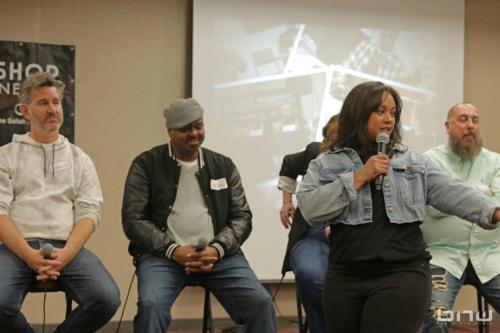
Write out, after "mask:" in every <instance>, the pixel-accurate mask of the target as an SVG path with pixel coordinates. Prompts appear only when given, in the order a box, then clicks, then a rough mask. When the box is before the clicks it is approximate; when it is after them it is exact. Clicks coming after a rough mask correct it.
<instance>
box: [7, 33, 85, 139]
mask: <svg viewBox="0 0 500 333" xmlns="http://www.w3.org/2000/svg"><path fill="white" fill-rule="evenodd" d="M40 71H44V72H50V73H52V75H53V76H54V77H55V78H57V79H58V80H61V81H63V82H64V83H65V84H66V88H65V91H64V97H63V101H62V105H63V109H64V123H63V125H62V127H61V130H60V133H61V134H62V135H64V136H65V137H67V138H68V139H69V140H70V141H71V142H74V128H75V47H74V46H73V45H53V44H40V43H26V42H14V41H0V146H2V145H4V144H7V143H9V142H10V141H11V140H12V136H13V135H14V134H22V133H26V132H28V131H29V123H28V122H27V121H26V120H25V119H24V117H23V115H22V114H21V112H20V111H19V109H18V103H19V99H18V96H17V95H18V93H19V91H20V89H21V83H22V82H23V81H24V79H25V78H26V77H27V76H28V75H29V74H30V73H33V72H40Z"/></svg>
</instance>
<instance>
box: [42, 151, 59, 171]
mask: <svg viewBox="0 0 500 333" xmlns="http://www.w3.org/2000/svg"><path fill="white" fill-rule="evenodd" d="M41 147H42V151H43V175H44V176H45V177H47V153H46V152H45V147H44V146H41ZM55 161H56V145H55V144H53V145H52V177H55V176H56V171H55V163H56V162H55Z"/></svg>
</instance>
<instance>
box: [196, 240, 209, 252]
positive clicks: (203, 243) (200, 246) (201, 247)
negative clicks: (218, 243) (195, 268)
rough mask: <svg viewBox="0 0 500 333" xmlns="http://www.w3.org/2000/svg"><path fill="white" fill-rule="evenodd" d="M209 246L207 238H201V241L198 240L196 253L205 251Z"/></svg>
mask: <svg viewBox="0 0 500 333" xmlns="http://www.w3.org/2000/svg"><path fill="white" fill-rule="evenodd" d="M207 245H208V241H207V240H206V239H205V238H203V237H200V239H198V244H196V249H194V251H195V252H201V251H203V250H205V248H206V247H207Z"/></svg>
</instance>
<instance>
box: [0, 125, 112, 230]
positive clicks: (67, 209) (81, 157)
mask: <svg viewBox="0 0 500 333" xmlns="http://www.w3.org/2000/svg"><path fill="white" fill-rule="evenodd" d="M101 204H102V193H101V187H100V185H99V179H98V178H97V173H96V170H95V167H94V164H93V163H92V160H91V159H90V157H89V156H88V155H87V154H85V153H84V152H83V151H82V150H81V149H80V148H78V147H76V146H75V145H73V144H71V143H70V142H69V141H68V140H67V139H66V138H65V137H64V136H62V135H59V138H58V139H57V141H55V142H54V143H50V144H42V143H38V142H36V141H35V140H33V139H32V138H31V136H30V135H29V133H26V134H24V135H16V134H15V135H14V137H13V139H12V142H11V143H9V144H6V145H4V146H2V147H0V214H4V215H8V216H9V217H10V219H11V220H12V221H13V223H14V224H15V225H16V227H17V229H18V230H19V231H20V232H21V234H22V235H23V236H24V238H25V239H31V238H43V239H55V240H67V239H68V237H69V234H70V233H71V231H72V230H73V226H74V224H75V222H76V221H78V220H79V219H82V218H90V219H92V220H93V221H94V223H95V224H96V226H97V225H98V224H99V222H100V208H101Z"/></svg>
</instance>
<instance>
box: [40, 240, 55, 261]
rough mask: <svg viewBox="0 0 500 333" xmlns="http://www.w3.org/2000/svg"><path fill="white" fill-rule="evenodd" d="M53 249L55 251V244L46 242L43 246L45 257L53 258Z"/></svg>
mask: <svg viewBox="0 0 500 333" xmlns="http://www.w3.org/2000/svg"><path fill="white" fill-rule="evenodd" d="M52 251H54V246H53V245H52V244H50V243H45V244H43V246H42V256H43V259H52Z"/></svg>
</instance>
